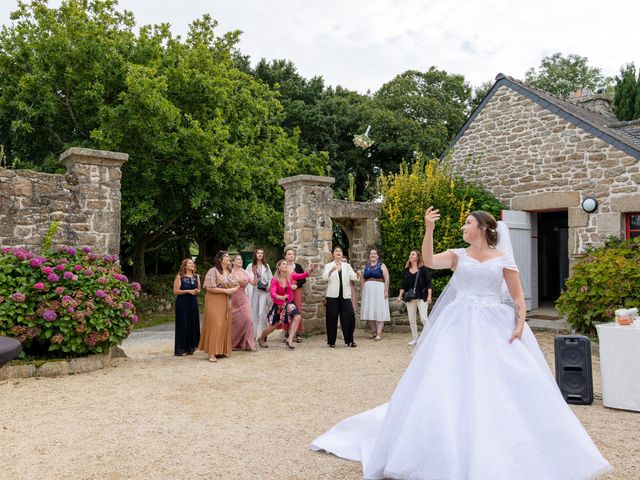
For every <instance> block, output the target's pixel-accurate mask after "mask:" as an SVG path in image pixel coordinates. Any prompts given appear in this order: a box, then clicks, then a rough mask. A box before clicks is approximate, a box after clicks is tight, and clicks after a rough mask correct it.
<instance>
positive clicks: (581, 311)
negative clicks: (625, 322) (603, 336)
mask: <svg viewBox="0 0 640 480" xmlns="http://www.w3.org/2000/svg"><path fill="white" fill-rule="evenodd" d="M639 286H640V238H634V239H632V240H626V241H622V240H619V239H614V238H611V239H609V240H608V241H607V242H606V244H605V246H604V247H599V248H590V249H588V250H587V251H586V252H585V254H584V255H583V256H582V257H581V258H580V259H579V260H578V261H577V262H576V264H575V266H574V268H573V272H572V274H571V277H569V279H568V280H567V283H566V289H565V291H564V292H562V294H561V295H560V297H559V298H558V300H557V302H556V308H557V309H558V311H559V312H560V313H561V314H563V315H566V316H567V322H568V323H569V325H571V326H572V327H573V328H574V329H575V330H576V331H578V332H581V333H593V331H594V323H596V322H610V321H612V320H613V318H614V311H615V310H616V309H618V308H631V307H638V306H640V287H639Z"/></svg>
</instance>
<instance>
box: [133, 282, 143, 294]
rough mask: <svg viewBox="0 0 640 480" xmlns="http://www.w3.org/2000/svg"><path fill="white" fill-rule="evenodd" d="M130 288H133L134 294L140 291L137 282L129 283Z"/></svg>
mask: <svg viewBox="0 0 640 480" xmlns="http://www.w3.org/2000/svg"><path fill="white" fill-rule="evenodd" d="M131 288H133V291H134V292H139V291H140V290H141V289H142V287H141V286H140V284H139V283H138V282H131Z"/></svg>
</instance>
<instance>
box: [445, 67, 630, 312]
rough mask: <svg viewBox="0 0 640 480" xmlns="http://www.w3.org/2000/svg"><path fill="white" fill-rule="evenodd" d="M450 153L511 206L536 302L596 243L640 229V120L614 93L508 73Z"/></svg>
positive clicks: (528, 289) (526, 281) (550, 294)
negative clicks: (569, 88)
mask: <svg viewBox="0 0 640 480" xmlns="http://www.w3.org/2000/svg"><path fill="white" fill-rule="evenodd" d="M447 154H448V155H449V156H450V161H451V163H452V165H453V167H454V169H455V170H456V171H457V172H458V173H460V174H461V175H462V176H463V177H465V178H467V179H471V180H474V181H477V182H478V183H480V184H481V185H483V186H485V187H486V188H487V189H489V190H490V191H492V192H493V193H494V194H495V195H496V196H498V197H499V198H500V199H501V200H502V201H503V202H504V203H505V204H506V205H507V206H508V208H509V209H510V211H504V212H503V219H504V220H505V222H506V223H508V224H509V225H510V228H511V232H512V239H513V243H514V252H515V254H516V257H517V258H516V260H517V261H518V264H519V265H520V268H521V270H522V272H521V276H522V280H523V285H524V288H525V295H526V298H527V304H528V306H529V308H536V307H537V306H538V303H539V302H542V301H552V300H555V299H556V298H557V296H558V295H559V293H560V291H561V288H562V286H563V284H564V280H565V279H566V278H567V276H568V274H569V268H570V264H571V262H572V260H573V259H574V258H575V257H576V256H579V255H580V254H581V253H583V252H584V250H585V248H586V247H588V246H590V245H601V244H602V243H603V242H604V240H605V239H606V238H607V237H609V236H612V235H613V236H616V237H621V238H625V237H626V238H629V237H633V236H637V235H640V121H634V122H619V121H618V120H617V119H616V118H615V117H614V116H613V115H612V114H611V110H610V100H609V99H608V98H607V97H606V96H604V95H581V96H576V97H573V98H569V99H566V100H564V99H561V98H558V97H555V96H553V95H551V94H549V93H547V92H543V91H541V90H538V89H535V88H532V87H530V86H528V85H526V84H524V83H522V82H519V81H517V80H514V79H513V78H511V77H506V76H504V75H502V74H499V75H498V76H497V77H496V82H495V84H494V85H493V87H492V88H491V90H490V91H489V93H488V94H487V95H486V96H485V97H484V99H483V100H482V102H481V103H480V105H479V106H478V108H476V110H475V111H474V112H473V113H472V115H471V116H470V117H469V119H468V120H467V121H466V123H465V124H464V126H463V127H462V129H461V130H460V131H459V132H458V134H457V135H456V137H455V139H454V140H453V142H452V143H451V145H450V147H449V149H448V150H447V152H445V153H444V154H443V158H444V157H445V156H446V155H447Z"/></svg>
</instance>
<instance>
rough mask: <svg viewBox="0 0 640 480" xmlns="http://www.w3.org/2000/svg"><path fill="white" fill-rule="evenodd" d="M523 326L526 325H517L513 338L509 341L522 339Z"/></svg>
mask: <svg viewBox="0 0 640 480" xmlns="http://www.w3.org/2000/svg"><path fill="white" fill-rule="evenodd" d="M523 328H524V326H522V327H516V329H515V330H514V331H513V333H512V334H511V338H510V339H509V343H513V341H514V340H520V339H521V338H522V330H523Z"/></svg>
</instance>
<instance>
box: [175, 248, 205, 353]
mask: <svg viewBox="0 0 640 480" xmlns="http://www.w3.org/2000/svg"><path fill="white" fill-rule="evenodd" d="M173 293H174V294H175V295H176V308H175V310H176V339H175V346H174V349H173V353H174V355H193V352H195V350H196V348H197V347H198V342H199V341H200V312H199V311H198V294H199V293H200V276H199V275H198V274H197V273H196V265H195V263H193V260H191V259H190V258H185V259H184V260H182V263H181V264H180V271H179V272H178V274H177V275H176V278H175V280H174V281H173Z"/></svg>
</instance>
